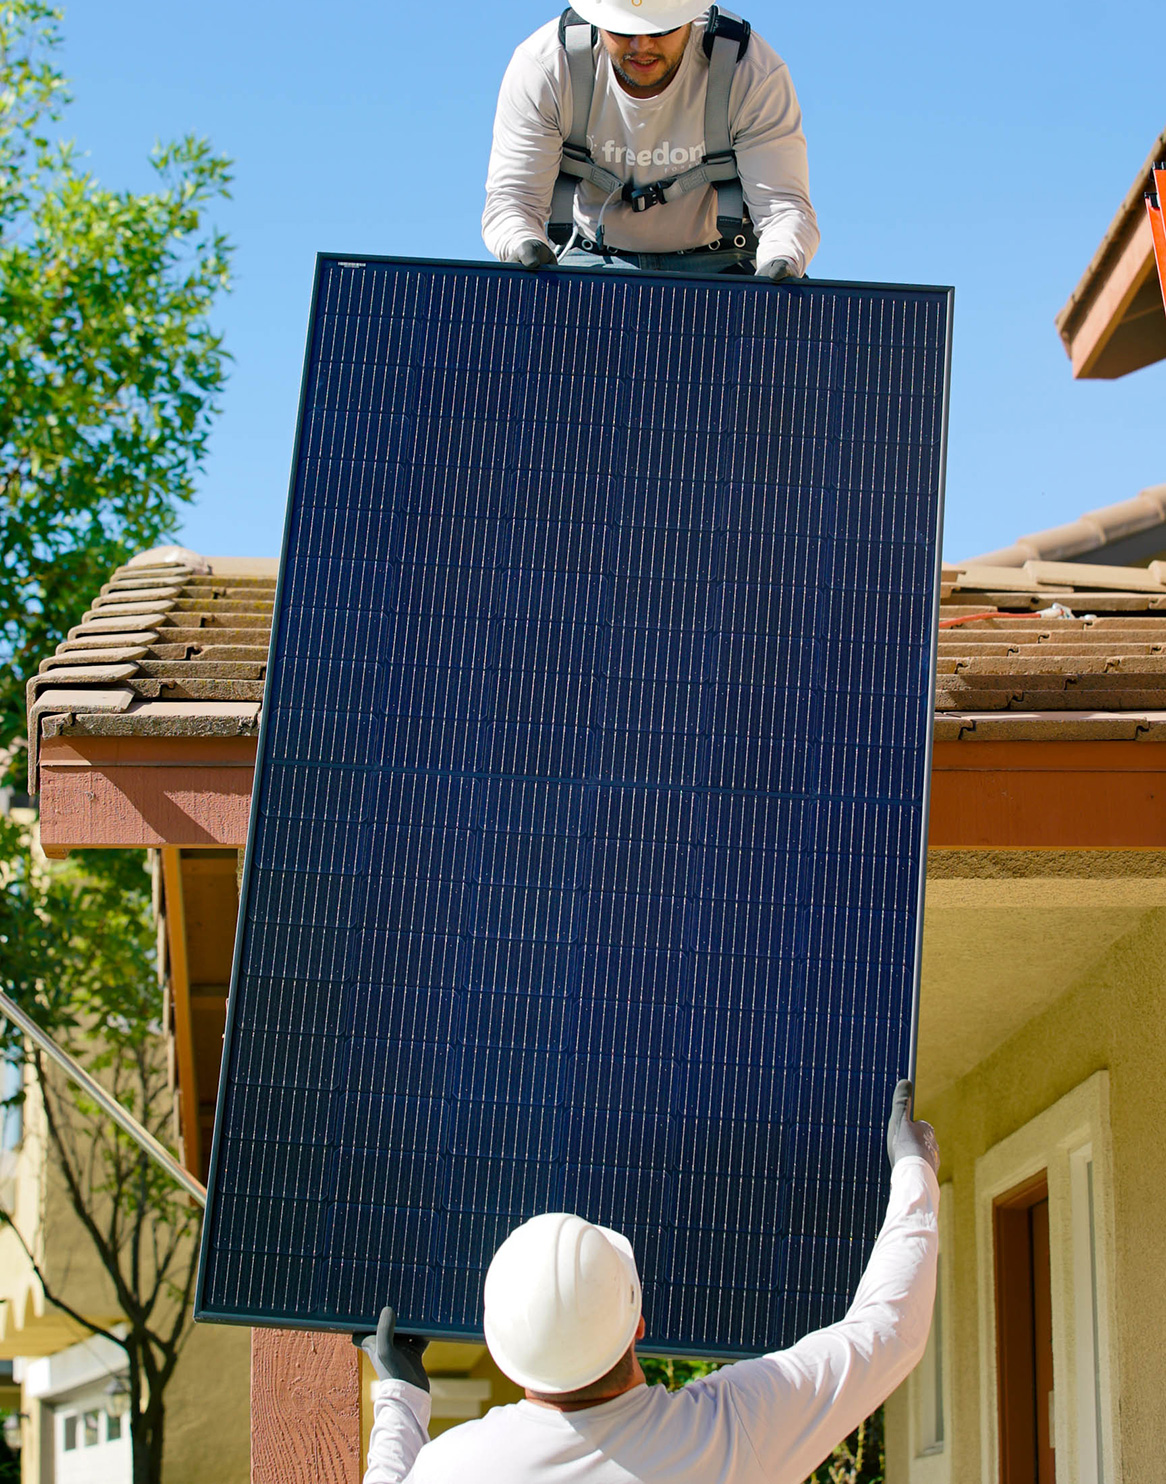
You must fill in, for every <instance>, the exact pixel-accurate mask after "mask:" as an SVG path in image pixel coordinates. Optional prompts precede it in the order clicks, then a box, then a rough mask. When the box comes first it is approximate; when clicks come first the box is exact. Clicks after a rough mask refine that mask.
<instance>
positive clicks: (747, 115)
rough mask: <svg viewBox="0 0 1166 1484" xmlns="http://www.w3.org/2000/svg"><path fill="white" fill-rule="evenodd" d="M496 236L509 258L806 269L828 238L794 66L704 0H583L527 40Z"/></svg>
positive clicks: (506, 112) (768, 273) (681, 268)
mask: <svg viewBox="0 0 1166 1484" xmlns="http://www.w3.org/2000/svg"><path fill="white" fill-rule="evenodd" d="M482 235H483V237H484V239H485V243H486V246H487V248H489V250H490V252H492V253H493V254H494V256H495V257H497V258H500V259H501V260H502V261H503V262H506V263H518V264H521V266H523V267H524V268H536V269H537V268H540V267H544V266H546V265H548V264H551V263H554V262H555V261H556V251H555V247H553V246H552V243H554V244H555V245H556V246H557V248H558V261H559V262H560V263H562V264H563V265H565V266H572V267H590V268H597V267H598V268H604V267H606V268H624V269H626V268H645V269H653V270H656V271H663V272H674V273H675V272H681V273H710V272H712V273H723V272H737V273H741V272H752V271H754V269H755V271H756V272H757V273H758V274H759V275H762V276H764V277H766V278H770V279H773V280H781V279H783V278H790V277H798V276H800V275H802V274H803V273H804V272H805V270H806V266H807V264H808V263H809V261H810V259H811V258H812V257H813V255H814V252H815V250H816V248H817V246H818V240H819V235H818V223H817V218H816V217H815V215H814V208H813V206H812V205H811V204H810V187H809V177H808V172H807V167H806V141H805V136H804V135H803V133H802V115H801V109H800V108H799V106H798V100H797V95H796V94H795V92H794V86H793V83H792V82H791V81H790V75H789V70H788V68H787V67H786V65H785V63H784V62H783V61H782V60H781V58H780V57H779V56H778V55H777V53H776V52H775V51H774V50H773V48H772V47H771V46H770V45H769V44H768V43H767V42H765V41H763V40H762V39H761V37H760V36H758V35H756V34H755V33H751V30H750V27H749V26H748V25H747V24H746V23H745V22H743V21H742V20H741V19H740V18H739V17H737V16H734V15H731V14H730V13H728V12H726V11H723V10H720V9H719V8H718V7H717V6H715V5H714V6H708V5H705V4H703V3H701V0H577V3H576V4H575V7H574V9H571V10H567V11H565V12H564V14H563V15H562V17H561V18H560V19H558V20H555V21H551V22H548V24H547V25H545V26H543V27H542V28H541V30H538V31H536V32H535V33H534V35H533V36H531V37H530V38H529V39H528V40H526V41H524V42H523V43H522V45H521V46H520V47H519V48H518V50H517V51H516V52H515V53H514V57H513V60H512V61H511V63H510V66H509V67H508V68H507V70H506V75H505V77H504V78H503V81H502V90H501V94H500V96H499V99H498V112H497V116H496V119H495V123H494V147H493V150H492V152H491V155H490V171H489V176H488V179H487V182H486V210H485V215H484V216H483V218H482Z"/></svg>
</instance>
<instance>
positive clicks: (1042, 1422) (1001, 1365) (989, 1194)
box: [976, 1072, 1122, 1484]
mask: <svg viewBox="0 0 1166 1484" xmlns="http://www.w3.org/2000/svg"><path fill="white" fill-rule="evenodd" d="M1110 1190H1111V1186H1110V1177H1109V1081H1108V1074H1107V1073H1105V1072H1098V1073H1096V1074H1095V1075H1094V1076H1092V1077H1090V1078H1089V1079H1088V1080H1087V1081H1086V1082H1083V1083H1081V1084H1080V1086H1078V1087H1076V1088H1074V1089H1073V1091H1072V1092H1070V1093H1067V1094H1066V1095H1065V1096H1064V1097H1063V1098H1061V1099H1060V1100H1059V1101H1058V1102H1056V1103H1054V1104H1053V1105H1052V1107H1050V1108H1047V1109H1045V1111H1044V1112H1043V1113H1041V1114H1039V1115H1038V1116H1037V1117H1036V1118H1034V1119H1033V1120H1032V1121H1031V1122H1030V1123H1027V1124H1025V1125H1024V1126H1023V1127H1022V1128H1019V1129H1017V1130H1016V1132H1015V1133H1013V1134H1010V1135H1009V1137H1008V1138H1007V1139H1004V1140H1002V1141H1001V1142H1000V1143H999V1144H997V1145H995V1146H994V1148H992V1149H989V1150H988V1151H987V1153H986V1154H984V1155H982V1156H981V1157H980V1158H979V1159H978V1160H977V1161H976V1265H977V1290H978V1301H979V1308H980V1336H981V1345H980V1366H981V1370H980V1394H981V1415H982V1419H983V1427H984V1450H983V1455H982V1456H983V1469H984V1473H983V1479H984V1481H985V1484H1013V1481H1014V1480H1021V1481H1023V1484H1051V1481H1053V1480H1056V1479H1059V1480H1060V1481H1061V1484H1066V1481H1068V1480H1073V1481H1075V1484H1078V1481H1079V1484H1118V1481H1119V1480H1120V1479H1121V1477H1122V1473H1121V1460H1120V1453H1119V1450H1120V1444H1121V1438H1120V1431H1119V1429H1118V1426H1117V1412H1116V1400H1115V1399H1116V1395H1117V1383H1116V1377H1115V1376H1114V1375H1113V1365H1112V1361H1111V1358H1110V1350H1109V1335H1110V1332H1111V1325H1112V1320H1111V1313H1112V1307H1113V1303H1112V1289H1111V1284H1110V1279H1109V1274H1110V1272H1111V1270H1112V1256H1111V1253H1112V1244H1113V1208H1112V1197H1111V1194H1110Z"/></svg>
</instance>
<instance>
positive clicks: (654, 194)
mask: <svg viewBox="0 0 1166 1484" xmlns="http://www.w3.org/2000/svg"><path fill="white" fill-rule="evenodd" d="M664 190H665V182H664V181H662V180H656V181H653V182H652V184H651V185H643V186H630V185H629V186H625V187H624V193H623V198H624V200H625V201H626V202H627V203H628V205H629V206H630V207H631V208H632V210H633V211H647V210H648V208H649V207H650V206H663V205H664V204H665V202H666V201H667V197H666V196H665V195H664Z"/></svg>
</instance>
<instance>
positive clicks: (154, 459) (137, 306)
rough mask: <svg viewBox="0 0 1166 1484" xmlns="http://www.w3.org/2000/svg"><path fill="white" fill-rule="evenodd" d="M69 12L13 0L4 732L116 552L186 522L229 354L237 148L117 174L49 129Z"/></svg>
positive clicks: (180, 150)
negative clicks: (122, 177) (224, 203)
mask: <svg viewBox="0 0 1166 1484" xmlns="http://www.w3.org/2000/svg"><path fill="white" fill-rule="evenodd" d="M59 20H60V13H59V12H58V11H57V10H55V9H53V8H52V7H50V6H48V5H45V4H43V3H41V0H10V3H7V4H0V747H3V746H8V745H9V744H10V743H11V742H12V741H13V740H14V739H15V738H17V737H19V736H21V735H22V734H23V730H24V682H25V680H26V679H27V677H28V675H29V674H30V673H31V672H32V671H34V670H35V669H36V666H37V664H38V662H39V661H40V659H42V658H43V657H44V655H45V654H47V653H48V652H49V651H51V649H52V648H53V646H54V645H55V644H56V643H58V642H59V641H60V639H61V638H63V637H64V635H65V633H66V632H67V630H68V628H69V626H70V624H73V623H75V622H76V621H77V619H78V618H79V616H80V613H81V612H82V611H83V609H84V606H85V605H86V603H87V601H88V599H90V598H91V597H92V596H94V594H95V593H96V592H97V590H98V589H99V587H100V585H101V583H102V582H103V581H104V580H105V579H106V577H107V576H108V574H109V572H110V571H111V570H112V568H113V567H115V566H117V565H118V564H119V563H120V562H122V561H124V560H126V559H127V558H128V557H129V556H130V555H132V553H133V552H134V551H136V550H141V549H142V548H143V547H148V546H152V545H154V544H156V543H157V542H158V541H160V540H164V539H166V538H168V537H171V536H172V535H173V533H174V530H175V528H176V525H177V519H178V512H179V511H180V509H181V507H182V505H183V504H184V503H186V502H187V501H189V500H190V499H191V498H192V497H193V493H194V477H195V474H196V473H197V471H198V469H199V467H200V465H201V464H202V462H203V459H204V457H205V454H206V447H207V437H208V433H209V430H210V425H211V421H212V419H213V417H214V414H215V412H216V411H217V410H218V403H217V398H218V395H219V392H220V391H221V389H222V386H223V383H224V380H225V376H226V366H227V354H226V352H225V350H224V349H223V345H222V341H221V338H220V336H219V335H218V334H217V332H216V331H215V330H214V328H213V326H212V325H211V323H210V320H209V318H208V315H209V312H210V309H211V306H212V304H213V302H214V299H215V297H216V295H217V294H218V293H219V292H220V291H222V290H224V289H226V288H227V287H228V286H229V275H230V259H231V246H230V244H229V243H228V242H227V240H226V239H225V238H224V237H223V236H222V235H221V234H220V233H218V232H216V231H215V230H214V228H213V227H211V226H209V225H207V223H206V220H205V215H206V211H207V208H208V207H209V206H210V205H211V203H213V202H214V201H215V200H217V199H220V198H222V197H224V196H226V195H227V194H228V187H229V185H230V179H231V177H230V171H229V163H228V161H227V160H225V159H224V158H223V157H222V156H221V155H218V154H216V153H215V152H214V150H213V149H212V148H211V146H210V144H209V143H208V142H207V141H206V140H205V139H199V138H196V137H195V136H193V135H190V136H187V137H186V138H184V139H180V140H177V141H175V142H173V143H169V144H165V145H159V146H157V147H156V148H155V149H154V151H153V154H152V157H151V159H152V164H153V166H154V170H155V172H156V174H157V186H156V189H154V190H153V191H149V192H132V191H111V190H107V189H105V188H103V187H102V186H101V185H100V184H99V183H98V182H97V181H96V180H95V179H94V178H93V176H92V175H90V174H88V173H87V172H85V171H84V170H82V169H81V167H80V165H79V164H78V160H77V156H76V153H75V151H74V149H73V147H72V146H71V145H68V144H61V143H59V142H56V141H54V140H52V139H51V138H50V134H51V132H52V128H53V126H54V125H55V124H56V123H57V121H58V120H59V119H60V117H61V114H62V109H63V107H64V104H65V102H66V101H67V89H66V84H65V81H64V79H63V77H61V75H60V73H59V72H58V71H57V69H56V67H55V64H54V59H53V53H54V51H55V49H56V47H57V46H58V45H59V42H60V33H59V29H58V28H59ZM12 756H13V762H12V764H11V765H10V767H11V769H12V770H13V781H15V782H16V783H17V785H18V786H22V785H21V780H20V777H19V771H20V770H21V769H22V768H23V756H24V755H23V753H14V754H12Z"/></svg>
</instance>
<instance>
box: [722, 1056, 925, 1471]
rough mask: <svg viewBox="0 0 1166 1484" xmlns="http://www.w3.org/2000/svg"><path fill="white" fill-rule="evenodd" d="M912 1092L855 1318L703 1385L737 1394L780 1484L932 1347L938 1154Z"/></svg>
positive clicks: (747, 1428)
mask: <svg viewBox="0 0 1166 1484" xmlns="http://www.w3.org/2000/svg"><path fill="white" fill-rule="evenodd" d="M903 1087H907V1088H908V1089H909V1084H900V1088H899V1090H898V1091H897V1093H896V1107H895V1112H894V1113H893V1114H892V1120H891V1135H890V1138H889V1142H892V1143H893V1145H894V1146H895V1147H896V1149H897V1152H896V1154H895V1155H894V1156H893V1157H894V1160H895V1163H894V1169H893V1171H892V1174H891V1199H890V1202H889V1205H888V1207H887V1215H886V1219H885V1221H884V1222H883V1227H882V1230H881V1231H880V1233H879V1237H878V1240H877V1242H876V1243H875V1247H874V1251H873V1252H872V1254H871V1258H870V1261H869V1263H868V1264H867V1268H866V1272H865V1273H864V1274H863V1277H862V1281H861V1283H860V1284H859V1286H858V1292H857V1293H856V1294H855V1297H854V1302H853V1303H852V1304H851V1306H850V1308H849V1310H848V1311H847V1314H846V1317H845V1318H844V1319H842V1320H841V1321H840V1322H839V1323H838V1324H832V1325H830V1326H829V1327H828V1328H826V1329H821V1330H818V1331H816V1332H815V1333H814V1334H811V1335H807V1336H806V1338H805V1339H803V1340H800V1341H799V1342H798V1343H797V1344H796V1345H794V1346H793V1347H792V1348H791V1349H789V1350H782V1351H777V1352H776V1353H774V1354H772V1355H766V1356H763V1357H761V1358H760V1359H759V1360H747V1361H742V1362H740V1363H739V1364H737V1365H734V1366H729V1367H726V1369H725V1370H723V1371H720V1372H718V1373H717V1374H716V1375H714V1376H711V1377H709V1378H708V1380H707V1381H706V1382H704V1383H698V1384H705V1385H708V1384H717V1383H719V1384H721V1385H724V1386H726V1387H728V1388H729V1394H730V1397H731V1400H732V1403H733V1408H734V1411H735V1413H736V1416H737V1420H738V1422H739V1423H740V1425H741V1427H742V1429H743V1430H744V1432H745V1434H746V1435H747V1437H748V1439H749V1442H750V1444H751V1445H752V1448H753V1451H754V1453H755V1454H756V1455H757V1458H758V1461H759V1462H760V1464H761V1467H762V1469H763V1471H764V1472H765V1475H766V1477H767V1478H769V1479H770V1480H772V1481H773V1484H801V1481H802V1480H803V1479H805V1478H806V1477H807V1476H808V1475H809V1474H810V1473H811V1472H812V1471H813V1470H814V1469H815V1468H817V1466H818V1465H819V1464H820V1463H821V1462H822V1460H823V1459H824V1458H825V1457H826V1456H827V1455H828V1454H829V1453H830V1450H831V1449H832V1448H833V1447H834V1446H835V1444H837V1443H839V1442H840V1441H841V1440H842V1439H843V1438H844V1437H846V1435H847V1434H848V1433H850V1432H852V1431H853V1430H854V1429H855V1428H856V1427H857V1426H858V1424H859V1423H860V1422H861V1421H862V1420H863V1418H865V1417H868V1416H869V1415H870V1414H871V1412H873V1411H874V1410H875V1408H876V1407H878V1406H879V1405H880V1403H881V1402H883V1401H885V1400H886V1398H887V1397H888V1396H889V1395H890V1393H891V1392H892V1391H894V1389H895V1388H896V1387H897V1386H898V1385H899V1384H900V1383H901V1382H902V1381H903V1380H904V1379H905V1378H906V1377H907V1376H908V1375H909V1374H910V1373H911V1371H913V1370H914V1368H915V1367H916V1366H917V1365H918V1363H919V1361H920V1360H921V1359H922V1357H923V1352H924V1350H925V1349H926V1346H927V1335H928V1330H929V1329H930V1326H931V1310H932V1306H933V1304H934V1301H935V1272H936V1257H937V1254H938V1248H939V1228H938V1211H939V1184H938V1181H937V1179H936V1174H935V1170H936V1167H937V1166H938V1160H939V1156H938V1153H937V1152H936V1151H935V1148H934V1136H933V1135H932V1134H931V1130H930V1128H929V1127H928V1125H926V1124H918V1123H913V1122H912V1121H911V1119H910V1118H909V1117H908V1116H906V1109H905V1108H904V1107H903V1105H902V1103H901V1101H900V1098H901V1096H902V1088H903ZM908 1096H909V1092H908ZM896 1114H898V1115H899V1117H898V1124H897V1126H896Z"/></svg>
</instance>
